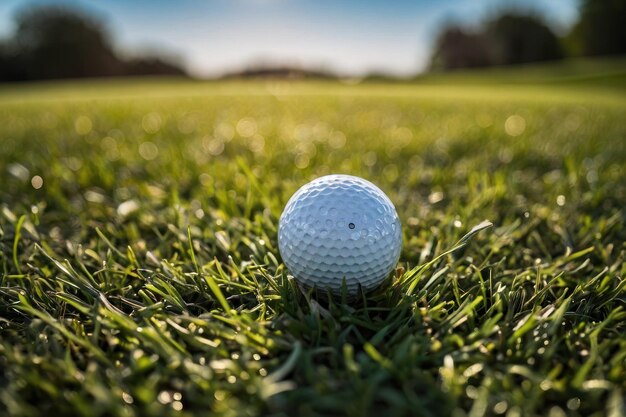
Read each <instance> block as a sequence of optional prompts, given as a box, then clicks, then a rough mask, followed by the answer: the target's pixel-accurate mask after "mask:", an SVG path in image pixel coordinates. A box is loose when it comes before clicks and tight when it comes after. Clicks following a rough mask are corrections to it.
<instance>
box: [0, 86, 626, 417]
mask: <svg viewBox="0 0 626 417" xmlns="http://www.w3.org/2000/svg"><path fill="white" fill-rule="evenodd" d="M456 79H457V81H458V77H457V78H456ZM615 80H621V78H619V77H617V78H615ZM607 82H609V83H610V82H611V81H610V80H609V81H607ZM607 82H603V83H601V85H595V84H593V83H591V84H588V83H587V84H585V85H584V86H583V85H581V86H578V85H577V84H576V83H572V82H568V83H557V82H555V83H547V82H542V83H539V82H538V83H522V84H513V83H505V82H501V83H491V84H483V85H479V84H472V85H467V84H463V83H460V82H454V83H451V84H445V83H443V82H442V81H441V79H440V78H437V80H436V82H433V83H429V82H428V80H425V81H422V82H413V83H398V82H395V83H383V82H371V83H362V84H356V85H353V84H352V83H339V82H287V81H267V82H265V81H257V82H235V81H231V82H191V81H176V80H159V79H154V80H142V81H140V82H133V81H130V80H121V81H107V82H103V81H98V82H95V81H83V82H75V83H49V84H30V85H21V86H11V87H9V86H3V87H0V386H1V387H2V389H1V390H0V414H5V413H8V414H10V415H13V416H39V415H59V416H60V415H72V416H90V417H91V416H158V415H181V416H192V415H194V416H199V415H219V416H240V415H242V416H243V415H251V416H254V415H267V416H287V415H298V416H314V415H315V416H342V415H348V416H361V415H368V416H396V415H397V416H401V415H406V416H448V415H451V416H458V417H460V416H464V415H468V416H482V415H504V416H508V417H515V416H535V415H537V416H540V415H541V416H546V415H549V416H552V417H557V416H564V415H571V416H589V415H593V416H601V415H611V416H618V415H623V413H624V410H625V408H624V404H625V401H626V397H625V395H626V338H625V337H624V334H625V332H626V309H625V307H626V305H625V302H626V277H625V273H626V262H625V256H626V245H625V243H624V242H625V241H626V224H625V223H626V213H625V211H624V210H625V209H624V207H625V205H626V181H624V178H625V177H626V140H625V137H626V123H625V122H624V120H625V119H624V115H625V114H626V100H625V99H626V94H625V93H624V88H623V85H621V84H620V85H615V88H608V87H607ZM329 173H349V174H353V175H359V176H362V177H364V178H366V179H368V180H370V181H372V182H374V183H375V184H377V185H378V186H379V187H380V188H382V189H383V190H384V191H385V192H386V193H387V194H388V195H389V197H390V198H391V200H392V201H393V202H394V204H395V205H396V208H397V210H398V213H399V215H400V219H401V221H402V225H403V240H404V247H403V251H402V255H401V258H400V264H399V265H398V269H397V271H396V273H395V274H392V275H393V276H390V277H389V279H388V280H387V281H386V282H385V284H384V285H383V286H382V287H381V288H379V289H378V290H376V291H374V292H373V293H369V294H364V295H361V296H360V297H359V299H358V300H356V301H347V300H345V299H335V300H330V301H328V300H325V298H324V297H323V296H320V295H319V294H314V293H311V292H310V291H309V292H307V291H305V290H302V289H300V288H299V287H298V286H297V285H296V283H295V282H294V281H293V278H291V277H290V276H289V272H288V271H287V270H286V269H285V267H284V265H283V264H282V262H281V258H280V253H279V252H278V248H277V241H276V230H277V224H278V218H279V216H280V214H281V211H282V208H283V207H284V205H285V203H286V202H287V200H288V198H289V197H290V196H291V194H292V193H293V192H294V191H295V190H296V189H298V188H299V187H300V186H301V185H303V184H304V183H306V182H308V181H310V180H312V179H313V178H315V177H318V176H321V175H325V174H329ZM484 220H489V221H491V222H492V223H493V227H489V228H485V229H484V230H480V231H479V232H477V233H473V234H471V236H470V237H468V238H466V239H463V236H464V235H466V234H467V233H468V232H470V230H472V227H474V226H475V225H478V224H480V223H481V222H483V221H484ZM455 248H456V250H454V251H449V250H451V249H455ZM620 413H621V414H620Z"/></svg>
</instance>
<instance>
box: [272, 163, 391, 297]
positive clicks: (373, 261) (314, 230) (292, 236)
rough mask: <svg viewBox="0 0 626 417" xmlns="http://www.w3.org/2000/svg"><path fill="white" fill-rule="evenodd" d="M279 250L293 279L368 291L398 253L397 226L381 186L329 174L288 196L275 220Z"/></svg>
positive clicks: (386, 272) (336, 289) (333, 288)
mask: <svg viewBox="0 0 626 417" xmlns="http://www.w3.org/2000/svg"><path fill="white" fill-rule="evenodd" d="M278 248H279V250H280V254H281V256H282V258H283V261H284V263H285V265H286V266H287V268H288V270H289V272H290V273H291V274H292V275H293V276H294V278H295V279H296V280H297V281H298V282H300V283H301V284H303V285H304V286H306V287H317V288H319V289H326V288H328V289H330V290H331V291H332V292H333V293H334V294H340V292H341V287H342V282H343V280H344V279H345V281H346V288H347V292H348V294H349V295H356V294H358V292H359V286H361V288H362V289H363V290H364V291H366V292H367V291H370V290H372V289H374V288H376V287H377V286H379V285H380V283H381V282H382V281H383V280H384V279H385V278H386V277H387V276H388V275H389V273H390V272H391V271H392V270H393V269H394V267H395V266H396V264H397V262H398V258H399V257H400V251H401V249H402V230H401V226H400V219H399V218H398V213H397V212H396V209H395V207H394V206H393V203H392V202H391V200H389V198H388V197H387V196H386V195H385V193H384V192H382V191H381V190H380V188H378V187H376V186H375V185H374V184H372V183H371V182H369V181H366V180H364V179H362V178H359V177H354V176H350V175H328V176H325V177H320V178H317V179H316V180H313V181H311V182H310V183H308V184H306V185H304V186H303V187H302V188H300V189H299V190H298V191H296V193H295V194H294V195H293V196H292V197H291V199H289V201H288V202H287V205H286V206H285V210H284V211H283V214H282V215H281V216H280V221H279V223H278Z"/></svg>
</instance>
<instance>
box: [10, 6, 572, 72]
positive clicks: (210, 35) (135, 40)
mask: <svg viewBox="0 0 626 417" xmlns="http://www.w3.org/2000/svg"><path fill="white" fill-rule="evenodd" d="M44 4H45V5H47V4H57V5H59V4H61V5H68V6H73V7H78V8H81V9H84V10H86V11H88V12H91V13H95V14H96V15H97V16H98V17H100V18H102V19H103V20H104V21H105V23H106V26H107V28H108V29H109V31H110V33H111V35H112V37H113V40H114V42H115V45H116V47H117V48H118V49H119V50H121V51H123V52H124V53H126V54H129V55H133V54H135V55H137V54H142V53H146V51H149V52H154V53H159V54H166V55H169V56H174V57H176V58H178V59H180V60H181V62H182V63H183V65H184V66H185V67H186V68H187V69H188V70H189V71H190V72H191V73H192V75H194V76H197V77H214V76H219V75H221V74H224V73H228V72H233V71H238V70H242V69H244V68H247V67H250V66H259V65H274V64H282V65H293V66H301V67H307V68H315V69H324V70H329V71H333V72H336V73H339V74H342V75H346V76H360V75H365V74H368V73H372V72H382V73H387V74H390V75H396V76H408V75H413V74H415V73H418V72H421V71H423V70H424V69H426V68H427V66H428V61H429V57H430V51H431V49H432V45H433V43H434V40H435V39H436V36H437V33H438V31H439V30H440V29H441V26H442V25H443V24H445V23H448V22H458V23H464V24H468V25H477V24H478V23H479V22H481V21H482V20H484V19H486V18H488V17H489V16H492V15H494V14H496V13H497V12H498V11H501V10H504V9H509V8H511V7H515V8H518V9H519V8H522V9H523V10H532V11H534V12H537V13H539V14H541V15H542V16H543V17H544V18H545V19H546V20H547V21H548V22H549V23H550V24H551V25H552V26H553V27H554V28H555V30H557V31H561V32H565V31H566V30H567V28H569V27H570V26H571V25H572V24H573V23H574V22H575V21H576V19H577V17H578V10H577V9H578V0H412V1H408V0H395V1H393V0H169V1H166V0H135V1H129V0H106V1H96V0H2V1H0V37H9V36H11V34H12V32H13V29H14V16H15V14H16V13H17V12H18V11H19V10H22V9H24V8H28V7H32V6H36V5H44Z"/></svg>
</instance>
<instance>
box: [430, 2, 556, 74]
mask: <svg viewBox="0 0 626 417" xmlns="http://www.w3.org/2000/svg"><path fill="white" fill-rule="evenodd" d="M562 57H563V53H562V50H561V45H560V42H559V39H558V37H557V36H556V35H555V34H554V32H553V31H552V30H551V29H550V28H549V27H548V26H547V25H546V24H545V23H544V22H543V21H542V20H541V18H539V17H537V16H534V15H528V14H519V13H505V14H503V15H500V16H498V17H496V18H494V19H493V20H490V21H488V22H486V23H485V24H484V28H483V29H482V30H480V31H478V32H476V33H469V32H467V31H465V30H464V29H463V28H461V27H458V26H449V27H448V28H446V29H445V30H444V31H443V32H442V33H441V34H440V35H439V37H438V39H437V42H436V46H435V49H434V53H433V56H432V61H431V68H432V69H435V70H442V69H443V70H449V69H458V68H473V67H485V66H492V65H514V64H524V63H529V62H540V61H549V60H555V59H559V58H562Z"/></svg>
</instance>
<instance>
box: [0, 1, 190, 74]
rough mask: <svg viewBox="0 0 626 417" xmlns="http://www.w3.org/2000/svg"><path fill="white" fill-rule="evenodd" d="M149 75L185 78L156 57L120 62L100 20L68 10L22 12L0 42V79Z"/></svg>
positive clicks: (179, 69)
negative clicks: (9, 34) (9, 35)
mask: <svg viewBox="0 0 626 417" xmlns="http://www.w3.org/2000/svg"><path fill="white" fill-rule="evenodd" d="M148 74H159V75H186V73H185V71H184V70H183V69H181V68H180V67H178V66H177V65H175V64H173V63H171V62H168V61H167V60H164V59H162V58H160V57H158V56H154V57H138V58H134V59H131V60H129V61H126V60H123V59H121V58H119V56H118V55H117V53H116V51H115V48H114V47H113V43H112V41H111V37H110V35H109V33H108V31H107V30H106V28H105V26H104V25H103V24H102V23H101V21H100V20H98V19H97V18H96V17H93V16H91V15H88V14H86V13H84V12H81V11H78V10H74V9H69V8H65V7H55V6H43V7H36V8H34V9H27V10H26V11H23V12H21V13H20V14H18V16H17V19H16V31H15V34H14V36H13V38H12V39H9V40H7V41H6V42H0V81H22V80H40V79H55V78H82V77H102V76H119V75H131V76H132V75H148Z"/></svg>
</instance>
